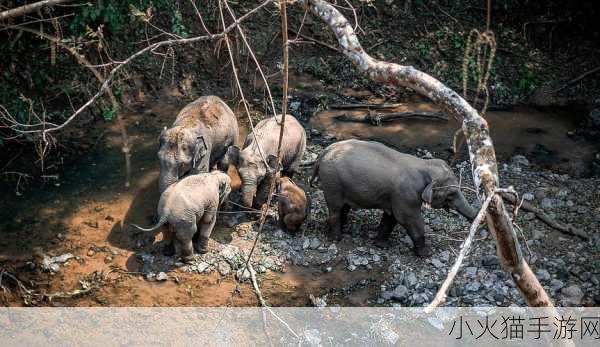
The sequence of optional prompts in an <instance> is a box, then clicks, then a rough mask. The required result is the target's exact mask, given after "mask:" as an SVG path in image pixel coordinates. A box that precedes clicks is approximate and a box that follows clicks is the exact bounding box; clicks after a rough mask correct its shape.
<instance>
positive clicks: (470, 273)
mask: <svg viewBox="0 0 600 347" xmlns="http://www.w3.org/2000/svg"><path fill="white" fill-rule="evenodd" d="M465 274H466V275H467V277H470V278H475V277H476V276H477V268H476V267H475V266H468V267H466V268H465Z"/></svg>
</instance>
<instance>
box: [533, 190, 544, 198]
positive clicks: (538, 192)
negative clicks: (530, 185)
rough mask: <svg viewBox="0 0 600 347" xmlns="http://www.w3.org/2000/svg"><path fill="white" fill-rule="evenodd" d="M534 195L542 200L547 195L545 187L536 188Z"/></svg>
mask: <svg viewBox="0 0 600 347" xmlns="http://www.w3.org/2000/svg"><path fill="white" fill-rule="evenodd" d="M534 195H535V198H536V199H538V200H542V199H543V198H545V197H546V191H545V190H544V189H543V188H539V189H536V191H535V193H534Z"/></svg>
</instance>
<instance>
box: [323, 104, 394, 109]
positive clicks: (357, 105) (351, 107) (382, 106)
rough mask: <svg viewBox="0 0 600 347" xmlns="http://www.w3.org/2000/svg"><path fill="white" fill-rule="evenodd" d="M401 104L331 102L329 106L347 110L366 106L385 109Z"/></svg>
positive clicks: (367, 107)
mask: <svg viewBox="0 0 600 347" xmlns="http://www.w3.org/2000/svg"><path fill="white" fill-rule="evenodd" d="M402 105H403V104H389V103H383V104H333V105H330V106H329V108H331V109H338V110H348V109H357V108H366V109H368V110H382V109H387V108H396V107H400V106H402Z"/></svg>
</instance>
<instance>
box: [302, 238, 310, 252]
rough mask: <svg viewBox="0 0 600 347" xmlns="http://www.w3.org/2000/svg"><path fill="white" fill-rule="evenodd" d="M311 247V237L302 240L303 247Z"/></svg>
mask: <svg viewBox="0 0 600 347" xmlns="http://www.w3.org/2000/svg"><path fill="white" fill-rule="evenodd" d="M309 247H310V239H309V238H305V239H304V242H302V249H308V248H309Z"/></svg>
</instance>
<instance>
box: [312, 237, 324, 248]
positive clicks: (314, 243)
mask: <svg viewBox="0 0 600 347" xmlns="http://www.w3.org/2000/svg"><path fill="white" fill-rule="evenodd" d="M320 245H321V240H319V239H318V238H316V237H314V238H312V239H310V245H309V247H310V249H317V248H319V246H320Z"/></svg>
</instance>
